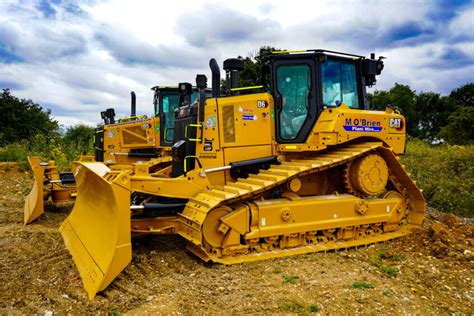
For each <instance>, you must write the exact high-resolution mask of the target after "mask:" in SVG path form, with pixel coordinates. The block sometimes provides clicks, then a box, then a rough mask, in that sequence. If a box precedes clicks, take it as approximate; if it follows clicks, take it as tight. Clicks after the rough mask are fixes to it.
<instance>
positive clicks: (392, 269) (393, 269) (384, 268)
mask: <svg viewBox="0 0 474 316" xmlns="http://www.w3.org/2000/svg"><path fill="white" fill-rule="evenodd" d="M378 268H379V271H380V272H382V273H385V274H386V275H388V276H391V277H396V276H397V274H398V272H400V269H398V268H397V267H387V266H383V265H379V266H378Z"/></svg>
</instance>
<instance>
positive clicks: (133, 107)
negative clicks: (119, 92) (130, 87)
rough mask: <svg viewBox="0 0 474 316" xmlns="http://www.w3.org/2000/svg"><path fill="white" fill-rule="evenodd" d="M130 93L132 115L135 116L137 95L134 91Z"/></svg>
mask: <svg viewBox="0 0 474 316" xmlns="http://www.w3.org/2000/svg"><path fill="white" fill-rule="evenodd" d="M130 94H131V96H132V105H131V107H132V109H131V110H130V116H131V117H132V118H133V117H135V116H136V115H137V96H136V95H135V92H134V91H132V92H130Z"/></svg>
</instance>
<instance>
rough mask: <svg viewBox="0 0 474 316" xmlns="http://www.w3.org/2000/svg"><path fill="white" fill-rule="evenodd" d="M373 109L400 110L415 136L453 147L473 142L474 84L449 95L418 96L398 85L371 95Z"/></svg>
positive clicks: (408, 88)
mask: <svg viewBox="0 0 474 316" xmlns="http://www.w3.org/2000/svg"><path fill="white" fill-rule="evenodd" d="M368 100H369V104H370V106H371V107H372V108H373V109H376V110H384V109H385V108H386V107H387V106H388V105H391V106H395V107H398V108H399V109H400V110H401V112H402V114H403V115H404V116H405V118H406V130H407V133H408V134H409V135H410V136H412V137H418V138H421V139H425V140H429V141H436V140H439V139H440V138H442V139H444V140H446V141H448V142H449V143H450V144H458V145H462V144H470V143H472V142H473V138H474V137H473V135H474V126H473V124H471V122H472V120H473V119H474V117H473V116H474V110H473V109H474V83H469V84H466V85H464V86H462V87H460V88H459V89H456V90H453V91H452V92H451V94H450V95H449V96H441V95H440V94H439V93H434V92H421V93H419V94H416V91H414V90H412V89H411V88H410V87H409V86H408V85H401V84H398V83H396V84H395V86H394V87H393V88H391V89H390V90H389V91H383V90H382V91H381V90H376V91H375V92H374V93H372V94H371V93H369V94H368Z"/></svg>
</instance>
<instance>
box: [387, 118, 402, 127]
mask: <svg viewBox="0 0 474 316" xmlns="http://www.w3.org/2000/svg"><path fill="white" fill-rule="evenodd" d="M390 128H396V129H402V128H403V120H402V119H401V118H391V119H390Z"/></svg>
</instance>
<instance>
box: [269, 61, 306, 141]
mask: <svg viewBox="0 0 474 316" xmlns="http://www.w3.org/2000/svg"><path fill="white" fill-rule="evenodd" d="M276 77H277V78H276V79H277V80H276V81H277V90H278V92H279V94H280V95H281V110H280V112H279V122H280V124H279V125H280V137H281V138H282V139H286V140H291V139H295V138H296V137H297V136H298V134H299V132H300V130H301V128H302V127H303V123H304V122H305V121H306V118H307V116H308V108H309V105H308V102H309V93H310V90H311V68H310V66H309V65H298V64H295V65H282V66H279V67H278V68H277V71H276Z"/></svg>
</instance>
